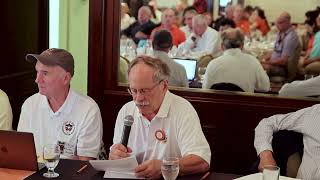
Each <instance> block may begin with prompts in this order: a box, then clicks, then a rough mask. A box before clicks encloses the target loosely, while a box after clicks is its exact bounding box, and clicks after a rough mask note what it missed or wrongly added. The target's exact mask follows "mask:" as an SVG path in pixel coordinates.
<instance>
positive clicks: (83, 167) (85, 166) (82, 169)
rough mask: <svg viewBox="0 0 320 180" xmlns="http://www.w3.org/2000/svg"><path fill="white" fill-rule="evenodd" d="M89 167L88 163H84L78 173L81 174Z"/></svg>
mask: <svg viewBox="0 0 320 180" xmlns="http://www.w3.org/2000/svg"><path fill="white" fill-rule="evenodd" d="M87 167H88V165H87V164H85V165H83V166H82V167H81V168H80V169H79V170H78V171H77V174H80V173H81V172H82V171H84V170H85V169H86V168H87Z"/></svg>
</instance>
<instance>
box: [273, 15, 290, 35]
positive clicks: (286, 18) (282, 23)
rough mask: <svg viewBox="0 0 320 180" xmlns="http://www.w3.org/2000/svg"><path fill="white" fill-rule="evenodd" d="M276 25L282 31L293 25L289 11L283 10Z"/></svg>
mask: <svg viewBox="0 0 320 180" xmlns="http://www.w3.org/2000/svg"><path fill="white" fill-rule="evenodd" d="M276 26H277V28H278V30H279V31H280V32H285V31H287V30H288V29H289V28H290V27H291V16H290V14H289V13H288V12H282V13H281V14H280V16H279V17H278V18H277V20H276Z"/></svg>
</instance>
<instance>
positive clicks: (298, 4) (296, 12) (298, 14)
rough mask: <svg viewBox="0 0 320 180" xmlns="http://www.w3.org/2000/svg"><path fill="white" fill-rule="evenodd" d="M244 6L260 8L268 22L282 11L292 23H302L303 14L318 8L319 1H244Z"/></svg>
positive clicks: (272, 20)
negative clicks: (289, 15)
mask: <svg viewBox="0 0 320 180" xmlns="http://www.w3.org/2000/svg"><path fill="white" fill-rule="evenodd" d="M245 4H246V5H248V4H250V5H252V6H260V7H262V8H263V9H264V10H265V14H266V16H267V19H268V21H269V22H274V21H275V19H276V17H277V16H278V15H279V14H280V13H281V12H282V11H287V12H289V13H290V14H291V16H292V22H296V23H302V22H304V19H305V16H304V14H305V12H306V11H308V10H311V9H315V7H316V6H320V0H245Z"/></svg>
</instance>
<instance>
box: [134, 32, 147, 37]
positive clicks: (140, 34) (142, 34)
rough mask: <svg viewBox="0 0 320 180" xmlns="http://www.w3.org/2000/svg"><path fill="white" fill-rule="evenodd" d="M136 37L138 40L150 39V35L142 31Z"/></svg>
mask: <svg viewBox="0 0 320 180" xmlns="http://www.w3.org/2000/svg"><path fill="white" fill-rule="evenodd" d="M134 36H135V38H138V39H147V38H148V35H146V34H145V33H143V32H141V31H138V32H137V33H136V34H135V35H134Z"/></svg>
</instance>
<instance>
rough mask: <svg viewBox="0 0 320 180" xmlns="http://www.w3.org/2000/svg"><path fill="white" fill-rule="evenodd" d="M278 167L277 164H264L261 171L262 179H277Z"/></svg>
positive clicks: (278, 174)
mask: <svg viewBox="0 0 320 180" xmlns="http://www.w3.org/2000/svg"><path fill="white" fill-rule="evenodd" d="M279 176H280V168H279V167H278V166H271V165H270V166H265V167H263V171H262V177H263V178H262V179H263V180H279Z"/></svg>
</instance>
